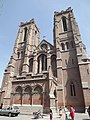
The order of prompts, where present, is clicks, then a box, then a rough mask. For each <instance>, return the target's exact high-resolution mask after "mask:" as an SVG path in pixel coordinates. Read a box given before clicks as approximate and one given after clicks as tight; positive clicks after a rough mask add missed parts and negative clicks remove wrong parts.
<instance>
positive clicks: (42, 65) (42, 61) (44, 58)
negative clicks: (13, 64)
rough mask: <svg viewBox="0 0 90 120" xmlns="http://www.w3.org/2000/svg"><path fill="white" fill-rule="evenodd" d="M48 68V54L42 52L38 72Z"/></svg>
mask: <svg viewBox="0 0 90 120" xmlns="http://www.w3.org/2000/svg"><path fill="white" fill-rule="evenodd" d="M46 70H47V56H46V55H44V54H42V55H40V56H39V57H38V73H40V72H42V71H46Z"/></svg>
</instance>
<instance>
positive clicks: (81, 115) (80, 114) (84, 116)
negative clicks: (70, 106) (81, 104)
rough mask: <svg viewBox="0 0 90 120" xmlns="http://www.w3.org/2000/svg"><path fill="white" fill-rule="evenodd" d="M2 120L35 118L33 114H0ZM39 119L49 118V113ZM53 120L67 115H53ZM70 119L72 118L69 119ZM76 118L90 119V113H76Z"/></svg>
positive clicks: (47, 119)
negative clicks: (9, 115)
mask: <svg viewBox="0 0 90 120" xmlns="http://www.w3.org/2000/svg"><path fill="white" fill-rule="evenodd" d="M0 120H34V119H33V115H21V114H20V115H18V116H17V117H8V116H0ZM38 120H49V115H44V117H43V118H39V119H38ZM52 120H65V116H64V115H63V116H62V118H60V117H59V116H58V115H55V116H53V119H52ZM68 120H70V119H68ZM75 120H90V118H89V117H88V114H82V113H76V114H75Z"/></svg>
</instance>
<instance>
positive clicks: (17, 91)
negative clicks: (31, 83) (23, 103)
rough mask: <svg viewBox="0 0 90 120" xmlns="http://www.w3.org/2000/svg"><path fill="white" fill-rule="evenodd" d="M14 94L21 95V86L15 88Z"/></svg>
mask: <svg viewBox="0 0 90 120" xmlns="http://www.w3.org/2000/svg"><path fill="white" fill-rule="evenodd" d="M15 92H16V93H19V94H21V93H22V88H21V86H18V87H17V88H16V90H15Z"/></svg>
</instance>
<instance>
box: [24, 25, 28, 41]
mask: <svg viewBox="0 0 90 120" xmlns="http://www.w3.org/2000/svg"><path fill="white" fill-rule="evenodd" d="M26 35H27V28H26V27H25V28H24V39H23V41H26Z"/></svg>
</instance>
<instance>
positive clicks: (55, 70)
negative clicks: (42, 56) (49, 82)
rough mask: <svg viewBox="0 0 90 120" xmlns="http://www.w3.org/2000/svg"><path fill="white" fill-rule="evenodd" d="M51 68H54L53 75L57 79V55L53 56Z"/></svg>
mask: <svg viewBox="0 0 90 120" xmlns="http://www.w3.org/2000/svg"><path fill="white" fill-rule="evenodd" d="M51 68H52V72H53V75H54V76H55V77H57V65H56V56H55V55H52V56H51Z"/></svg>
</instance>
